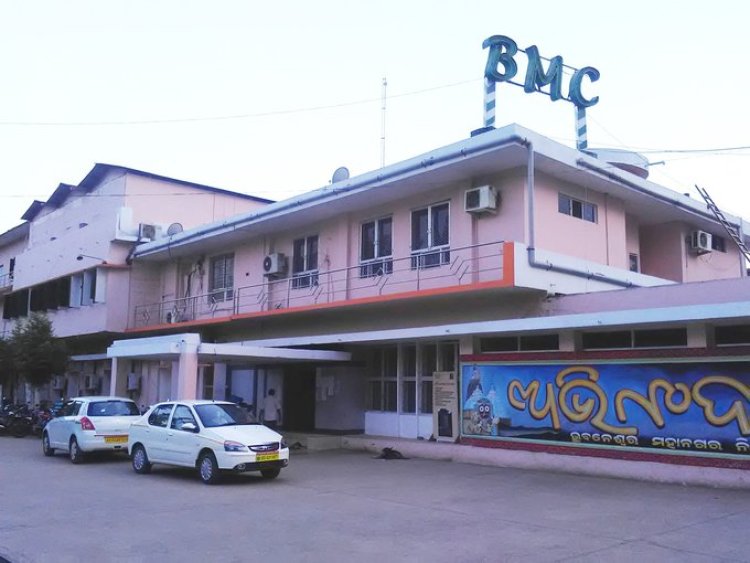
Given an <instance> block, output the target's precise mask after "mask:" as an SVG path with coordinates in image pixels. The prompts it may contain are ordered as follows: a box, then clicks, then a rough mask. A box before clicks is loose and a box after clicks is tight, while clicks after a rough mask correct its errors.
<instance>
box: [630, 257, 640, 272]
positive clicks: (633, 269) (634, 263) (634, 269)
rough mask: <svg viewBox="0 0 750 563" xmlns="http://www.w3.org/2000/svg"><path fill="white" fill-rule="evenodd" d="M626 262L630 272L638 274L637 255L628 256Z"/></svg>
mask: <svg viewBox="0 0 750 563" xmlns="http://www.w3.org/2000/svg"><path fill="white" fill-rule="evenodd" d="M628 262H629V266H630V271H631V272H640V271H641V266H640V264H639V263H638V255H637V254H628Z"/></svg>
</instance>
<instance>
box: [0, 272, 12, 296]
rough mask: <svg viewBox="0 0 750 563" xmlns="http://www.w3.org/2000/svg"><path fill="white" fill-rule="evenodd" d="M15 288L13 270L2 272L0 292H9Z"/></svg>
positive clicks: (0, 275)
mask: <svg viewBox="0 0 750 563" xmlns="http://www.w3.org/2000/svg"><path fill="white" fill-rule="evenodd" d="M12 289H13V272H11V273H9V274H0V294H2V293H7V292H9V291H10V290H12Z"/></svg>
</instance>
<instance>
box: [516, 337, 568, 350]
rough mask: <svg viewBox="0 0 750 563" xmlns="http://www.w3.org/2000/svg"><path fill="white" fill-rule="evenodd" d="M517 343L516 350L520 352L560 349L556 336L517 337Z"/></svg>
mask: <svg viewBox="0 0 750 563" xmlns="http://www.w3.org/2000/svg"><path fill="white" fill-rule="evenodd" d="M518 341H519V346H518V348H519V350H521V351H522V352H534V351H541V350H557V349H559V348H560V341H559V338H558V335H557V334H529V335H526V336H521V337H519V339H518Z"/></svg>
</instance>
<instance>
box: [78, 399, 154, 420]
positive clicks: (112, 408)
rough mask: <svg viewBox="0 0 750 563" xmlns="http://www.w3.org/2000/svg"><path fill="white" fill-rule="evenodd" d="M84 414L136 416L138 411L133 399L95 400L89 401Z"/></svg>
mask: <svg viewBox="0 0 750 563" xmlns="http://www.w3.org/2000/svg"><path fill="white" fill-rule="evenodd" d="M86 414H88V415H89V416H137V415H139V414H141V413H140V411H139V410H138V406H137V405H136V404H135V403H134V402H133V401H118V400H111V401H95V402H92V403H89V406H88V409H87V410H86Z"/></svg>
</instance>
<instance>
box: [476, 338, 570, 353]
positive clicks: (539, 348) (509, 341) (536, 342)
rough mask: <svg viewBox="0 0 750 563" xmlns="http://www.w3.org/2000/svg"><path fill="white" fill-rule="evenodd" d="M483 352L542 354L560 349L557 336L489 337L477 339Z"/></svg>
mask: <svg viewBox="0 0 750 563" xmlns="http://www.w3.org/2000/svg"><path fill="white" fill-rule="evenodd" d="M479 349H480V350H481V351H482V352H483V353H484V352H544V351H551V350H559V349H560V337H559V335H558V334H527V335H523V336H490V337H487V338H480V339H479Z"/></svg>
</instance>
